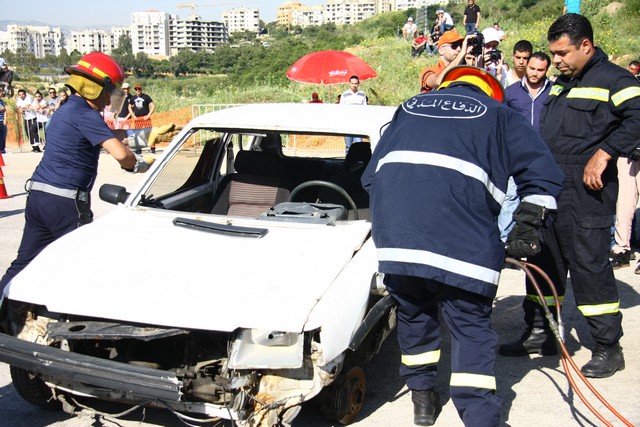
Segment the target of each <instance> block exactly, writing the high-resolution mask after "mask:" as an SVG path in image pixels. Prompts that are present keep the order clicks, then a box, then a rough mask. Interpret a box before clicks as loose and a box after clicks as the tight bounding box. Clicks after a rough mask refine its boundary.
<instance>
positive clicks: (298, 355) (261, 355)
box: [229, 329, 304, 369]
mask: <svg viewBox="0 0 640 427" xmlns="http://www.w3.org/2000/svg"><path fill="white" fill-rule="evenodd" d="M303 344H304V334H302V333H296V332H281V331H269V330H264V329H244V330H242V331H240V333H239V334H238V337H237V338H236V339H235V341H234V342H233V344H232V345H231V353H230V355H229V367H230V368H232V369H293V368H300V367H301V366H302V359H303V354H302V352H303Z"/></svg>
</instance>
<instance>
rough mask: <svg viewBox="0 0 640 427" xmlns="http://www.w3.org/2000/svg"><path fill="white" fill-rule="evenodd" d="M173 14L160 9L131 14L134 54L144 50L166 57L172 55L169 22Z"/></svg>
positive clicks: (149, 53) (161, 57) (157, 56)
mask: <svg viewBox="0 0 640 427" xmlns="http://www.w3.org/2000/svg"><path fill="white" fill-rule="evenodd" d="M170 21H171V16H170V15H169V14H168V13H166V12H160V11H158V10H147V11H145V12H133V13H132V14H131V47H132V50H133V54H134V55H135V54H136V53H138V52H144V53H146V54H147V55H149V56H150V57H153V58H158V59H164V58H167V57H169V55H170V45H169V23H170Z"/></svg>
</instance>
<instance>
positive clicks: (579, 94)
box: [567, 87, 609, 102]
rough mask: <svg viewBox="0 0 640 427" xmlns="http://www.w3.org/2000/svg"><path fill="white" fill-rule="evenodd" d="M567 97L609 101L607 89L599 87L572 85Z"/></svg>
mask: <svg viewBox="0 0 640 427" xmlns="http://www.w3.org/2000/svg"><path fill="white" fill-rule="evenodd" d="M567 98H580V99H594V100H596V101H602V102H609V90H608V89H601V88H599V87H574V88H573V89H571V90H570V91H569V94H568V95H567Z"/></svg>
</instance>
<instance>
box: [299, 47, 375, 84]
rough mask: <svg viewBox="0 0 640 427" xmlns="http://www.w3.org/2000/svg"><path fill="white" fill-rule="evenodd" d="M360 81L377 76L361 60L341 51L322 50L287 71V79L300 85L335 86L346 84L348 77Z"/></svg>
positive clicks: (304, 58)
mask: <svg viewBox="0 0 640 427" xmlns="http://www.w3.org/2000/svg"><path fill="white" fill-rule="evenodd" d="M354 75H355V76H358V78H359V79H360V80H361V81H362V80H367V79H372V78H374V77H378V74H377V73H376V72H375V71H374V70H373V68H371V67H370V66H369V64H367V63H366V62H364V61H363V60H362V59H360V58H358V57H357V56H355V55H352V54H350V53H349V52H344V51H341V50H322V51H320V52H313V53H309V54H307V55H305V56H303V57H302V58H300V59H298V60H297V61H296V63H295V64H293V65H292V66H291V68H289V71H287V77H289V78H290V79H291V80H293V81H296V82H300V83H312V84H324V85H335V84H341V83H348V82H349V77H351V76H354Z"/></svg>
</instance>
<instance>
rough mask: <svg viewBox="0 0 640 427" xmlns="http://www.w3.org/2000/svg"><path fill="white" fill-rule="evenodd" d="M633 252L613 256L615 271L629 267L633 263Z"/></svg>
mask: <svg viewBox="0 0 640 427" xmlns="http://www.w3.org/2000/svg"><path fill="white" fill-rule="evenodd" d="M630 260H631V251H624V252H619V253H617V254H613V257H612V259H611V267H612V268H613V269H614V270H617V269H619V268H620V267H629V265H631V263H630V262H629V261H630Z"/></svg>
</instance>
